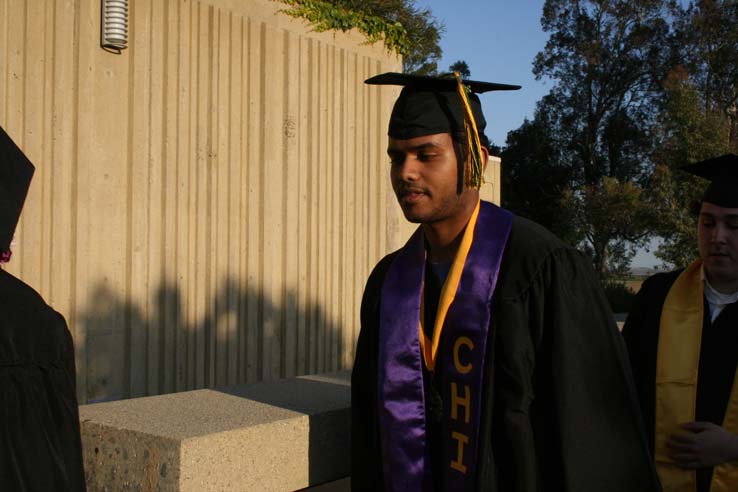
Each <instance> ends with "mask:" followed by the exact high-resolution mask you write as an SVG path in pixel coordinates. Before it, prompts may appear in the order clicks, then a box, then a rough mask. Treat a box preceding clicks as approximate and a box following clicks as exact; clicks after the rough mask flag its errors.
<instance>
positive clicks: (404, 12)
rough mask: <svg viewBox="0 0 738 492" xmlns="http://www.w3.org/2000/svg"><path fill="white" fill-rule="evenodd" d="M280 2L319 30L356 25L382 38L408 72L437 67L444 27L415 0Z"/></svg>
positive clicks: (432, 70) (428, 71)
mask: <svg viewBox="0 0 738 492" xmlns="http://www.w3.org/2000/svg"><path fill="white" fill-rule="evenodd" d="M281 1H282V2H283V3H286V4H288V5H290V6H291V7H290V8H288V9H285V12H286V13H287V14H289V15H292V16H294V17H301V18H304V19H307V20H308V21H310V22H311V23H312V24H313V26H315V28H316V29H317V30H319V31H325V30H342V31H348V30H350V29H353V28H357V29H359V30H361V31H362V32H363V33H364V34H366V35H367V37H368V39H369V41H370V42H374V41H378V40H380V39H383V40H384V41H385V42H386V43H387V45H388V47H389V48H390V49H393V50H395V51H397V52H398V53H399V54H401V55H402V56H403V60H402V63H403V71H405V72H408V73H416V74H433V73H436V71H437V69H438V61H439V60H440V59H441V55H442V51H441V47H440V45H439V43H440V40H441V35H442V34H443V30H444V26H443V24H442V23H441V22H440V21H438V20H437V19H436V18H435V17H434V16H433V13H432V12H431V10H430V9H429V8H421V7H418V6H417V5H416V2H415V0H281Z"/></svg>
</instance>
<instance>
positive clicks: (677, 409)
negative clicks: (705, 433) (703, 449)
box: [654, 260, 738, 492]
mask: <svg viewBox="0 0 738 492" xmlns="http://www.w3.org/2000/svg"><path fill="white" fill-rule="evenodd" d="M701 266H702V262H701V260H696V261H694V262H693V263H692V264H691V265H690V266H689V267H688V268H687V269H686V270H685V271H684V272H682V274H681V275H679V277H678V278H677V280H676V282H674V285H673V286H672V287H671V289H669V293H668V294H667V296H666V301H665V302H664V308H663V311H662V313H661V321H660V324H659V341H658V354H657V360H656V419H655V420H656V426H655V450H654V451H655V453H654V454H655V460H656V471H657V472H658V474H659V478H660V479H661V484H662V485H663V488H664V492H695V491H696V487H697V484H696V482H697V474H696V472H695V471H694V470H685V469H682V468H679V467H677V466H676V465H674V464H673V462H672V460H671V459H670V458H669V456H668V454H667V452H666V451H667V447H666V439H667V438H668V437H669V436H670V435H672V434H675V433H680V432H684V431H683V430H681V428H680V427H679V425H680V424H683V423H685V422H693V421H694V420H695V407H696V402H697V371H698V368H699V363H700V345H701V343H702V323H703V317H704V315H705V313H704V301H703V291H702V278H701V275H700V270H701ZM736 386H738V385H736V384H735V378H734V380H733V388H732V389H731V392H730V400H729V401H728V408H727V409H726V412H725V419H724V420H723V427H724V428H725V430H727V431H728V432H732V433H736V434H738V388H736ZM710 490H711V492H736V491H738V463H724V464H722V465H718V466H716V467H715V470H714V472H713V475H712V484H711V489H710Z"/></svg>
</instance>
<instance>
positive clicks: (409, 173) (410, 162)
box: [397, 155, 420, 181]
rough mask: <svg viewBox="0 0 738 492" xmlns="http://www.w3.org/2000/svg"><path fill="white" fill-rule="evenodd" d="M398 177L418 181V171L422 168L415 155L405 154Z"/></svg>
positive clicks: (399, 165)
mask: <svg viewBox="0 0 738 492" xmlns="http://www.w3.org/2000/svg"><path fill="white" fill-rule="evenodd" d="M398 167H399V169H398V173H397V174H398V177H399V178H400V179H401V180H403V181H416V180H417V179H418V175H419V174H418V171H419V169H420V166H419V162H418V160H417V159H415V158H414V157H413V156H410V155H408V156H405V157H404V159H403V160H402V162H401V163H399V164H398Z"/></svg>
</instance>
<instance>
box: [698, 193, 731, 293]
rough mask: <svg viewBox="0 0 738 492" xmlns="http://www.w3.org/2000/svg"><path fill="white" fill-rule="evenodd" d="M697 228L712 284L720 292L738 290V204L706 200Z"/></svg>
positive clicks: (704, 262)
mask: <svg viewBox="0 0 738 492" xmlns="http://www.w3.org/2000/svg"><path fill="white" fill-rule="evenodd" d="M697 231H698V237H699V249H700V257H701V258H702V264H703V266H704V268H705V273H706V274H707V277H708V280H710V283H711V284H712V285H713V286H714V287H715V288H716V289H718V290H721V291H725V292H735V291H738V207H720V206H718V205H715V204H713V203H710V202H706V201H703V202H702V206H701V207H700V215H699V219H698V226H697Z"/></svg>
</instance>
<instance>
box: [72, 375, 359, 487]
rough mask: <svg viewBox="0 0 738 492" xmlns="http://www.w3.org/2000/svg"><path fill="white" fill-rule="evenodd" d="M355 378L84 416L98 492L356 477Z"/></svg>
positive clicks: (89, 467) (104, 408)
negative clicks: (352, 442) (352, 465)
mask: <svg viewBox="0 0 738 492" xmlns="http://www.w3.org/2000/svg"><path fill="white" fill-rule="evenodd" d="M350 400H351V395H350V381H349V373H348V372H342V373H336V374H331V375H320V376H303V377H299V378H295V379H287V380H281V381H274V382H267V383H257V384H250V385H243V386H235V387H230V388H222V389H216V390H197V391H188V392H184V393H175V394H169V395H161V396H152V397H147V398H135V399H131V400H123V401H117V402H107V403H98V404H93V405H84V406H81V407H80V420H81V423H82V425H81V427H82V446H83V453H84V462H85V473H86V477H87V487H88V491H89V492H97V491H101V492H102V491H105V492H114V491H136V492H149V491H151V492H153V491H161V492H208V491H221V492H226V491H234V492H236V491H294V490H299V489H303V488H306V487H311V486H315V485H319V484H323V483H326V482H331V481H333V480H338V479H341V478H343V477H346V476H348V474H349V452H348V450H349V434H350V410H349V407H350Z"/></svg>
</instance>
